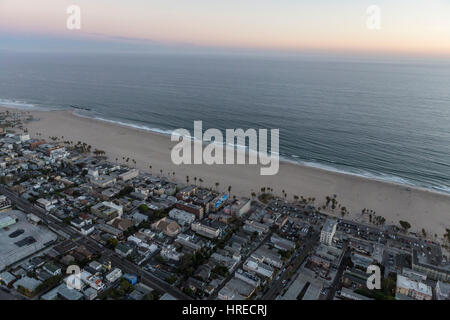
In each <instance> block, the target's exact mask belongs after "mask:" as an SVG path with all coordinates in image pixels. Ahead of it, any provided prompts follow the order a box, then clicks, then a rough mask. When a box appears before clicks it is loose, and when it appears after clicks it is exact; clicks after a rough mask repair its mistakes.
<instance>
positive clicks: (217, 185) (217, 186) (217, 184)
mask: <svg viewBox="0 0 450 320" xmlns="http://www.w3.org/2000/svg"><path fill="white" fill-rule="evenodd" d="M215 185H216V190H217V189H218V188H219V185H220V183H218V182H216V183H215Z"/></svg>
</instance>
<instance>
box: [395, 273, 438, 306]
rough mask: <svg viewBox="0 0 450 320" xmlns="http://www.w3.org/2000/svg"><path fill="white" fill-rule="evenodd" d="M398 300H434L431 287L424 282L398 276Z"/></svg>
mask: <svg viewBox="0 0 450 320" xmlns="http://www.w3.org/2000/svg"><path fill="white" fill-rule="evenodd" d="M395 297H396V299H398V300H403V299H407V298H412V299H415V300H432V299H433V291H432V289H431V287H430V286H429V285H427V284H425V283H423V282H420V281H415V280H411V279H409V278H407V277H405V276H402V275H400V274H399V275H397V290H396V295H395Z"/></svg>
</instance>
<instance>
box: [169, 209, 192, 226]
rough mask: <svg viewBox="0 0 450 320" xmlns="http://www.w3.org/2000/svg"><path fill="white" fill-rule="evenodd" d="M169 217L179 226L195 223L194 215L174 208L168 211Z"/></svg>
mask: <svg viewBox="0 0 450 320" xmlns="http://www.w3.org/2000/svg"><path fill="white" fill-rule="evenodd" d="M169 217H171V218H172V219H174V220H176V221H177V222H178V223H179V224H180V225H190V224H191V223H192V222H194V221H195V214H192V213H189V212H186V211H184V210H180V209H176V208H175V209H172V210H170V212H169Z"/></svg>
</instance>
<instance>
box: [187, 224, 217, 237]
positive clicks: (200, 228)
mask: <svg viewBox="0 0 450 320" xmlns="http://www.w3.org/2000/svg"><path fill="white" fill-rule="evenodd" d="M191 229H192V230H193V231H195V232H197V233H198V234H200V235H202V236H205V237H208V238H211V239H212V238H217V237H218V236H219V235H220V229H219V228H214V227H210V226H207V225H204V224H201V223H200V222H194V223H192V224H191Z"/></svg>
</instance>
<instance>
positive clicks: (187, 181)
mask: <svg viewBox="0 0 450 320" xmlns="http://www.w3.org/2000/svg"><path fill="white" fill-rule="evenodd" d="M186 184H189V176H186Z"/></svg>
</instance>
